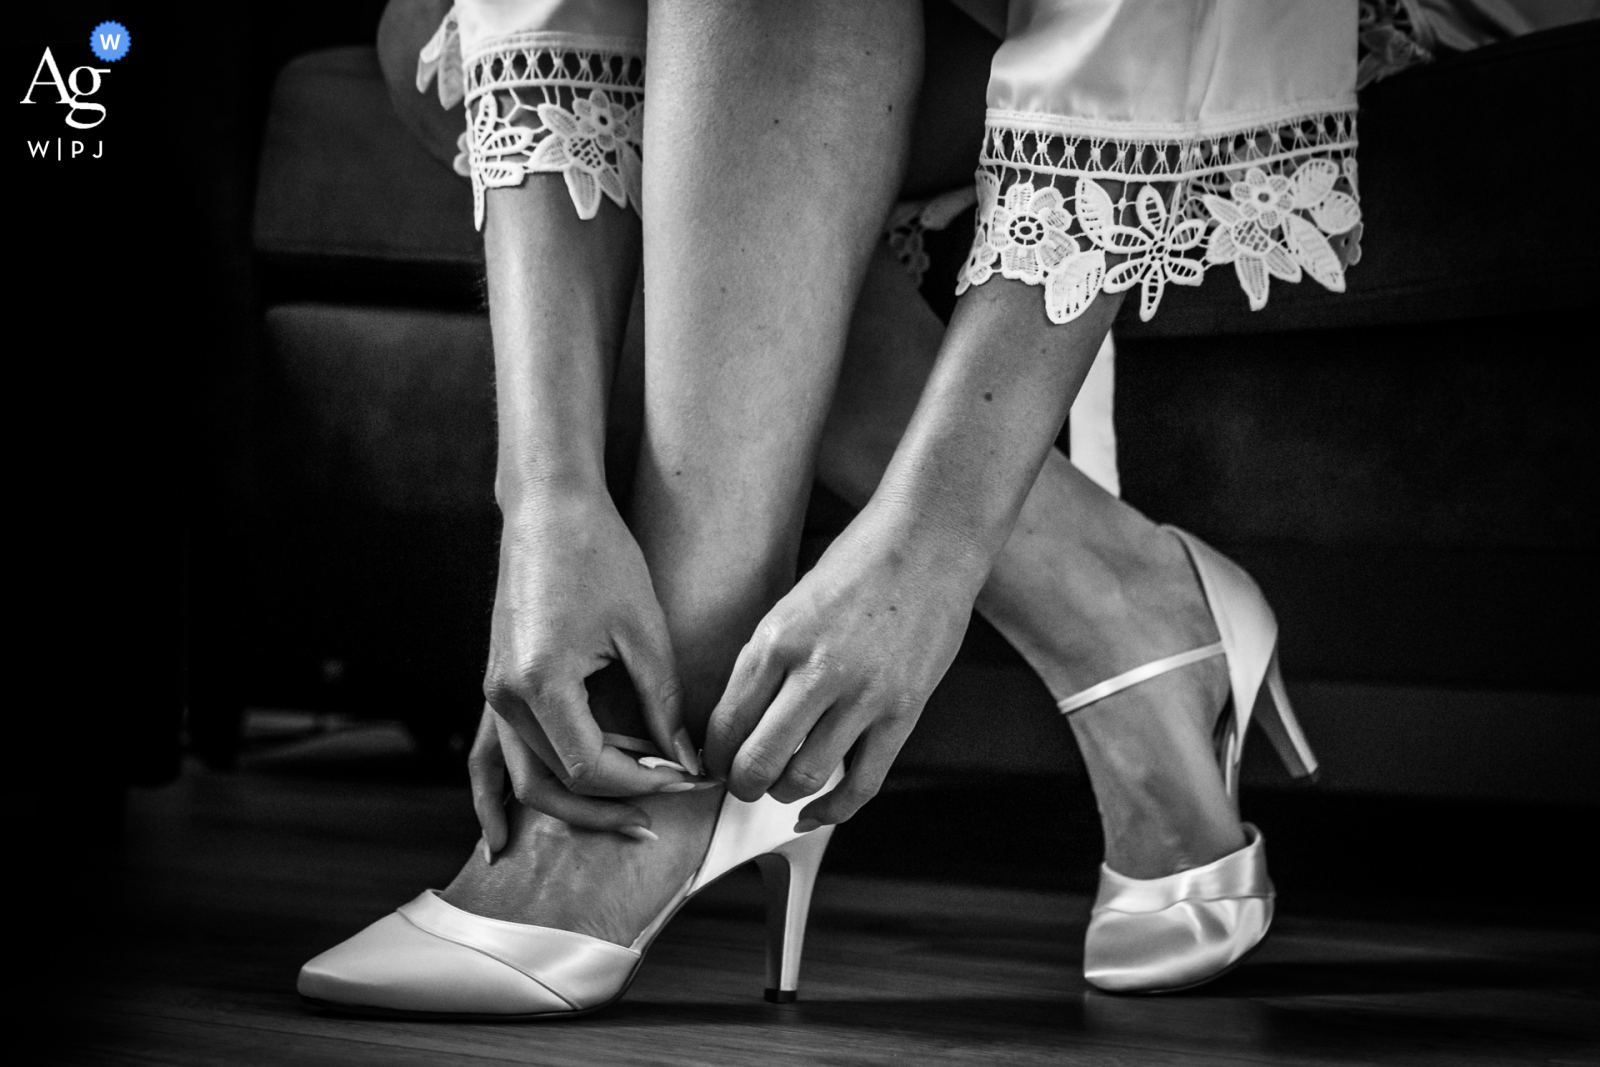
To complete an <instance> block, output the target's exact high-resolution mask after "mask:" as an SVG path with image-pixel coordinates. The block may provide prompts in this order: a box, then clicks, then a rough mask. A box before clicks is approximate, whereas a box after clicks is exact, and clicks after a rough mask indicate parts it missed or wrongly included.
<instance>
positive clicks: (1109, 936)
mask: <svg viewBox="0 0 1600 1067" xmlns="http://www.w3.org/2000/svg"><path fill="white" fill-rule="evenodd" d="M1166 529H1168V530H1170V531H1171V532H1172V533H1173V534H1174V535H1176V536H1177V538H1178V540H1179V541H1180V542H1182V543H1183V547H1184V549H1185V550H1186V551H1187V552H1188V553H1189V559H1190V561H1191V562H1192V563H1193V564H1194V569H1195V571H1196V572H1197V573H1198V574H1199V575H1200V586H1201V588H1202V590H1203V591H1204V592H1205V597H1206V603H1207V604H1208V605H1209V606H1210V608H1211V615H1212V617H1213V618H1214V619H1215V620H1216V624H1217V632H1218V634H1220V635H1221V638H1222V639H1221V640H1220V641H1218V642H1216V643H1215V644H1212V645H1207V646H1206V647H1204V648H1197V649H1193V650H1191V651H1189V652H1180V653H1178V654H1177V655H1175V656H1168V657H1166V658H1165V659H1160V660H1157V661H1156V662H1154V663H1147V664H1145V665H1144V666H1143V667H1136V668H1134V669H1133V670H1131V671H1128V672H1127V673H1125V674H1119V675H1118V676H1117V677H1115V678H1112V679H1109V680H1108V681H1104V682H1101V683H1100V684H1099V685H1096V686H1092V687H1090V688H1088V689H1085V690H1084V691H1083V692H1081V693H1078V694H1077V695H1076V696H1072V697H1068V698H1067V699H1066V700H1063V701H1061V703H1060V705H1059V706H1060V708H1061V711H1062V713H1063V714H1071V713H1072V712H1074V711H1077V710H1078V709H1079V708H1082V707H1085V706H1087V705H1089V704H1093V703H1094V702H1095V701H1097V700H1104V699H1105V698H1106V697H1108V696H1110V695H1112V694H1113V693H1118V692H1121V691H1122V690H1124V689H1126V688H1128V687H1129V686H1132V685H1138V684H1139V683H1140V682H1144V681H1148V680H1149V679H1151V678H1155V677H1157V676H1158V675H1162V674H1165V673H1167V672H1168V671H1173V670H1177V669H1178V668H1179V667H1186V666H1188V665H1189V664H1191V663H1198V662H1200V661H1201V660H1206V659H1211V658H1212V657H1214V656H1226V657H1227V660H1228V681H1229V688H1230V693H1231V696H1230V708H1229V709H1228V710H1225V711H1224V714H1225V715H1226V716H1227V718H1226V719H1225V720H1224V722H1225V725H1224V727H1223V729H1222V732H1221V735H1220V737H1219V739H1218V742H1217V761H1218V764H1219V766H1220V769H1221V771H1222V780H1223V784H1224V786H1225V787H1226V788H1227V791H1228V795H1229V796H1230V797H1232V798H1233V799H1234V802H1235V804H1237V802H1238V795H1239V793H1238V790H1239V760H1240V757H1241V756H1242V755H1243V753H1244V738H1245V733H1246V731H1247V730H1248V729H1249V728H1250V721H1251V718H1252V713H1254V712H1256V711H1257V701H1258V698H1260V697H1261V696H1262V685H1263V683H1265V686H1266V697H1267V699H1265V700H1263V701H1261V702H1260V708H1259V714H1258V715H1255V720H1256V721H1257V722H1259V723H1260V724H1261V726H1262V728H1263V729H1264V730H1265V732H1266V735H1267V739H1268V740H1270V741H1271V742H1272V745H1273V747H1274V748H1275V749H1276V750H1277V752H1278V755H1279V756H1280V757H1281V758H1282V759H1283V762H1284V765H1285V766H1286V767H1288V769H1289V773H1290V774H1291V775H1293V776H1294V777H1297V778H1299V777H1305V776H1307V775H1311V774H1314V773H1315V772H1316V769H1317V759H1316V757H1315V756H1314V755H1313V754H1312V752H1311V746H1310V744H1309V743H1307V741H1306V737H1305V734H1304V733H1302V732H1301V730H1300V723H1299V722H1298V721H1297V720H1296V719H1295V717H1294V709H1293V708H1291V707H1290V706H1289V694H1288V692H1287V690H1285V689H1284V685H1283V677H1282V675H1281V674H1280V673H1279V671H1278V622H1277V619H1276V618H1274V617H1273V614H1272V609H1271V608H1269V607H1268V606H1267V602H1266V599H1265V598H1264V597H1263V596H1262V595H1261V590H1260V589H1259V588H1258V587H1257V586H1256V583H1255V582H1254V581H1252V580H1251V578H1250V576H1249V575H1248V574H1246V573H1245V572H1244V570H1243V569H1241V568H1240V567H1239V566H1238V565H1237V564H1235V563H1233V562H1232V561H1231V560H1229V559H1227V558H1226V557H1224V556H1223V555H1222V554H1221V553H1219V552H1217V551H1216V550H1215V549H1213V548H1211V547H1210V546H1209V545H1207V544H1205V543H1204V542H1202V541H1200V540H1199V539H1198V538H1196V537H1194V536H1193V535H1191V534H1187V533H1184V532H1183V531H1182V530H1179V529H1177V528H1176V527H1172V526H1168V527H1166ZM1244 831H1245V839H1246V844H1245V846H1244V847H1243V848H1241V849H1240V850H1239V851H1237V852H1233V853H1230V854H1229V855H1226V856H1223V857H1222V858H1221V859H1219V860H1216V861H1214V862H1212V863H1208V864H1206V865H1205V866H1203V867H1196V868H1194V869H1192V870H1187V871H1179V872H1178V873H1177V874H1171V875H1167V876H1166V877H1163V878H1128V877H1126V876H1124V875H1121V874H1118V873H1117V872H1116V871H1113V870H1112V869H1111V868H1110V867H1107V866H1105V865H1104V864H1102V865H1101V867H1100V891H1099V893H1098V895H1097V896H1096V898H1095V902H1094V909H1093V911H1092V912H1091V914H1090V918H1089V929H1088V933H1087V934H1086V935H1085V937H1084V949H1083V973H1084V977H1085V978H1086V979H1088V981H1089V984H1090V985H1093V986H1095V987H1097V988H1099V989H1104V990H1107V991H1108V992H1115V993H1171V992H1177V991H1178V990H1181V989H1189V988H1192V987H1194V986H1197V985H1200V984H1202V983H1204V982H1209V981H1211V980H1212V979H1213V978H1217V977H1219V976H1221V975H1222V974H1224V973H1225V972H1227V971H1228V970H1231V969H1232V968H1233V967H1235V966H1237V965H1238V964H1239V963H1240V961H1242V960H1243V959H1244V957H1245V956H1246V955H1247V954H1248V953H1249V952H1251V951H1252V950H1253V949H1255V948H1256V946H1258V945H1259V944H1260V943H1261V942H1262V940H1263V939H1265V938H1266V936H1267V930H1268V928H1269V927H1270V926H1271V925H1272V912H1273V899H1274V891H1273V888H1272V879H1271V878H1269V877H1268V876H1267V858H1266V849H1265V844H1264V842H1263V840H1262V837H1261V832H1260V831H1259V830H1257V829H1256V828H1255V827H1254V826H1252V825H1251V824H1249V823H1245V824H1244Z"/></svg>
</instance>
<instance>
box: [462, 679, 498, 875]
mask: <svg viewBox="0 0 1600 1067" xmlns="http://www.w3.org/2000/svg"><path fill="white" fill-rule="evenodd" d="M499 721H500V720H499V718H498V717H497V716H496V715H495V714H494V710H493V709H492V708H490V707H489V706H488V705H484V709H483V717H482V718H480V719H479V720H478V732H477V735H476V736H475V737H473V739H472V751H470V752H469V753H468V754H467V773H468V775H469V777H470V778H471V779H472V810H473V811H474V812H476V813H477V816H478V825H479V826H480V827H481V828H482V829H483V847H484V859H486V860H489V861H491V862H492V861H493V859H494V854H495V853H496V852H499V851H500V850H501V849H502V848H505V847H506V835H507V828H506V761H505V757H504V756H503V755H501V752H500V734H499V731H498V730H497V728H496V725H495V724H496V723H498V722H499Z"/></svg>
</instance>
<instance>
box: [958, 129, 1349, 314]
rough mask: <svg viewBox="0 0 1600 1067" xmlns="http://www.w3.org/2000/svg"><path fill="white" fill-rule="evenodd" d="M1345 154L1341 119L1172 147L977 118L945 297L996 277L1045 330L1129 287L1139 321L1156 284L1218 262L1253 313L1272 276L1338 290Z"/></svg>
mask: <svg viewBox="0 0 1600 1067" xmlns="http://www.w3.org/2000/svg"><path fill="white" fill-rule="evenodd" d="M1355 147H1356V142H1355V117H1354V115H1353V114H1352V113H1350V112H1329V113H1325V114H1321V115H1312V116H1306V117H1304V118H1301V119H1296V120H1292V121H1290V122H1287V123H1283V124H1279V125H1275V126H1269V127H1258V128H1255V129H1248V130H1242V131H1238V132H1235V133H1231V134H1226V135H1218V136H1213V137H1206V138H1200V139H1196V140H1190V141H1179V142H1158V141H1118V140H1114V139H1111V138H1100V137H1090V136H1087V135H1085V136H1072V135H1068V134H1064V133H1060V132H1054V131H1052V132H1039V131H1032V130H1024V129H1020V128H1018V127H1016V126H997V125H995V123H994V120H993V119H992V118H991V124H990V128H989V130H988V131H987V136H986V138H985V151H984V154H983V156H982V158H981V163H980V169H979V171H978V175H977V182H978V216H977V232H976V234H975V235H974V238H973V247H972V253H971V254H970V255H969V256H968V257H967V262H966V263H965V264H964V265H963V266H962V268H961V271H960V274H959V275H958V284H957V287H956V292H957V294H960V293H964V292H965V291H966V290H967V289H968V288H969V287H970V286H973V285H982V284H983V283H984V282H986V281H988V280H989V279H990V278H991V277H993V276H994V275H995V274H996V273H999V274H1000V275H1001V276H1002V277H1005V278H1013V279H1015V280H1017V281H1022V282H1026V283H1027V284H1029V285H1041V286H1043V287H1044V290H1045V292H1044V298H1045V312H1046V314H1047V315H1048V316H1049V317H1050V321H1052V322H1056V323H1065V322H1070V321H1072V320H1073V319H1075V318H1077V317H1078V316H1079V315H1081V314H1083V312H1084V310H1085V309H1086V308H1087V307H1088V306H1089V304H1090V303H1091V302H1092V301H1093V300H1094V298H1095V297H1096V296H1098V295H1099V294H1100V293H1101V292H1102V291H1103V292H1110V293H1117V292H1122V291H1124V290H1127V289H1132V288H1134V287H1135V286H1138V287H1139V289H1140V301H1139V317H1140V318H1141V319H1143V320H1145V321H1149V320H1150V319H1151V318H1152V317H1154V315H1155V313H1156V308H1157V307H1158V306H1159V305H1160V303H1161V297H1162V294H1163V293H1164V292H1165V291H1166V286H1167V284H1168V283H1169V282H1170V283H1171V284H1173V285H1199V284H1200V282H1201V281H1202V280H1203V279H1204V276H1205V271H1206V268H1207V267H1211V266H1219V265H1222V264H1229V263H1231V264H1232V265H1233V268H1234V272H1235V274H1236V275H1237V276H1238V278H1239V284H1240V287H1241V288H1243V289H1244V292H1245V295H1246V296H1247V297H1248V298H1249V301H1250V308H1251V310H1253V311H1254V310H1260V309H1261V308H1262V307H1264V306H1266V303H1267V296H1268V290H1269V288H1270V286H1271V280H1272V279H1273V278H1279V279H1281V280H1283V281H1289V282H1298V281H1300V279H1301V278H1302V276H1304V275H1310V276H1311V277H1312V278H1314V279H1316V280H1317V281H1318V282H1320V283H1321V284H1322V285H1324V286H1326V287H1327V288H1329V289H1331V290H1333V291H1334V292H1343V291H1344V287H1345V282H1344V271H1345V268H1346V267H1348V266H1350V265H1352V264H1354V263H1355V262H1357V260H1358V259H1359V258H1360V236H1361V206H1360V202H1359V194H1358V191H1357V174H1356V160H1355ZM1011 175H1015V178H1014V180H1012V181H1011V182H1010V184H1006V179H1007V178H1008V177H1010V176H1011ZM1141 178H1144V179H1154V180H1155V181H1157V182H1159V187H1158V186H1157V185H1156V184H1150V183H1149V182H1148V181H1147V182H1143V183H1141V182H1140V181H1139V179H1141ZM1067 179H1070V181H1068V180H1067ZM1102 181H1105V182H1106V183H1107V184H1109V185H1110V186H1111V187H1110V188H1107V184H1102ZM1058 186H1059V187H1058ZM1002 188H1003V189H1004V192H1003V193H1002ZM1069 197H1070V199H1069Z"/></svg>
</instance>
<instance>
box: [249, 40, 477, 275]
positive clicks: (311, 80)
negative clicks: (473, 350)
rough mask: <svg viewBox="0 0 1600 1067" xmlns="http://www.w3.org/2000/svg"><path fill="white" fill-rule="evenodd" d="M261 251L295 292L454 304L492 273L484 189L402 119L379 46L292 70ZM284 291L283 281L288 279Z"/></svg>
mask: <svg viewBox="0 0 1600 1067" xmlns="http://www.w3.org/2000/svg"><path fill="white" fill-rule="evenodd" d="M254 241H255V247H256V251H257V252H258V253H259V254H260V255H261V256H262V257H263V259H264V261H265V265H266V266H267V267H268V270H269V282H270V281H277V282H280V283H287V284H289V285H290V288H291V289H292V290H293V292H292V294H291V295H321V294H320V291H321V290H322V289H325V288H326V287H327V286H335V287H338V289H339V293H338V295H341V296H346V297H349V296H353V295H358V294H354V293H352V292H350V291H349V287H350V286H352V285H360V286H362V287H363V288H364V292H363V293H361V294H359V295H363V296H366V297H369V298H371V299H373V300H377V301H381V302H392V301H396V300H406V301H409V300H418V301H421V302H424V303H437V302H440V301H441V300H446V301H448V300H449V298H450V297H451V296H454V295H459V294H460V292H461V290H462V287H463V285H466V286H467V287H468V288H470V287H471V285H472V279H474V278H475V277H476V276H477V274H478V273H479V272H480V270H481V264H482V262H483V242H482V240H481V238H480V237H479V235H478V234H477V232H476V231H475V230H474V229H473V227H472V190H471V187H470V186H469V184H468V183H467V181H466V180H465V179H463V178H462V177H461V176H460V175H458V174H455V173H454V172H453V171H451V170H450V169H449V168H447V167H445V166H443V165H442V164H441V163H439V162H438V161H437V160H435V159H433V158H432V157H431V156H429V155H428V153H427V152H426V151H425V150H424V149H423V147H422V146H421V144H420V143H418V141H417V140H416V138H415V137H413V136H412V135H411V134H410V133H409V132H408V131H407V130H406V128H405V127H404V126H403V125H401V123H400V120H399V118H397V117H396V115H395V113H394V109H393V107H391V106H390V103H389V92H388V89H387V87H386V86H385V85H384V81H383V76H382V73H381V72H380V71H379V69H378V60H377V54H376V53H375V52H374V50H373V49H371V48H365V47H353V48H335V49H330V50H327V51H322V52H313V53H310V54H309V55H304V56H301V57H299V58H298V59H295V60H294V61H292V62H291V63H289V64H288V66H286V67H284V69H283V72H282V73H281V74H279V76H278V80H277V83H276V85H275V86H274V88H273V93H272V104H271V110H270V111H269V113H268V117H267V127H266V133H265V135H264V138H263V141H262V149H261V170H260V175H259V178H258V185H257V191H256V207H255V232H254ZM280 289H281V287H280Z"/></svg>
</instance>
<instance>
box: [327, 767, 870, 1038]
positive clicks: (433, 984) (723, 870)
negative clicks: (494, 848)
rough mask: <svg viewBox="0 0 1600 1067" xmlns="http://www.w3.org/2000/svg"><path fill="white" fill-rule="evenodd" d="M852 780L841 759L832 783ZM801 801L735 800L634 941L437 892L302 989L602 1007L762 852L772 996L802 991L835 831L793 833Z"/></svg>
mask: <svg viewBox="0 0 1600 1067" xmlns="http://www.w3.org/2000/svg"><path fill="white" fill-rule="evenodd" d="M842 777H843V769H842V768H841V769H840V770H837V771H835V772H834V774H833V777H832V778H831V779H829V781H828V784H827V786H826V789H832V788H833V787H834V786H835V785H837V784H838V783H839V779H840V778H842ZM808 799H809V798H808ZM802 803H804V801H796V802H794V803H793V804H781V803H779V802H778V801H776V800H774V799H772V798H771V797H766V796H764V797H762V798H761V799H760V800H757V801H755V802H754V803H752V804H746V803H744V802H743V801H741V800H737V799H735V798H734V797H733V796H731V795H730V796H727V797H725V798H724V799H723V801H722V808H721V810H720V811H719V813H718V815H717V825H716V829H715V830H714V831H712V834H711V841H710V844H709V845H707V847H706V854H705V858H704V859H702V860H701V861H700V867H699V869H698V870H697V871H696V872H695V874H694V876H693V877H692V878H690V879H689V881H688V882H686V883H685V884H684V886H683V887H682V888H681V889H679V890H678V892H677V893H675V894H673V896H672V899H670V900H668V901H667V903H666V904H665V905H664V906H663V907H662V909H661V911H660V912H659V913H658V914H657V915H656V917H655V919H654V920H652V921H651V923H650V925H649V926H647V927H645V928H644V930H643V931H642V932H641V933H640V934H639V936H638V937H637V938H635V939H634V942H633V944H631V945H627V946H624V945H618V944H613V943H612V942H610V941H602V940H600V939H599V938H596V937H590V936H588V935H587V934H579V933H574V932H572V931H570V930H556V929H553V928H550V927H546V926H533V925H529V924H527V923H515V922H506V921H504V920H501V919H490V918H486V917H484V916H482V915H474V914H472V913H471V912H468V911H463V910H461V909H460V908H457V907H455V906H454V905H452V904H449V903H447V902H446V901H445V900H444V899H443V898H442V897H440V896H439V895H438V894H437V893H436V892H434V891H433V890H431V889H430V890H428V891H426V892H424V893H423V894H422V895H421V896H419V897H417V898H416V899H415V900H413V901H411V902H410V903H409V904H406V905H404V906H403V907H401V908H400V909H399V910H397V911H395V912H392V913H391V914H389V915H387V916H385V917H384V918H382V919H379V920H378V921H377V922H375V923H373V924H372V925H371V926H369V927H367V928H366V929H365V930H362V931H361V932H360V933H358V934H356V935H355V936H354V937H352V938H350V939H349V940H347V941H344V942H343V943H341V944H338V945H335V946H334V947H333V948H331V949H329V950H328V951H327V952H324V953H323V954H322V955H320V956H318V957H316V958H315V959H313V960H311V961H310V962H309V963H307V964H306V965H305V966H304V967H302V968H301V969H300V980H299V983H298V987H299V990H300V994H301V996H303V997H305V998H306V999H307V1000H309V1001H311V1002H313V1003H315V1004H318V1005H321V1006H323V1007H329V1008H334V1009H337V1010H339V1011H345V1012H352V1013H355V1014H363V1015H405V1016H414V1017H422V1018H433V1019H443V1018H452V1019H491V1020H496V1019H530V1020H531V1019H552V1018H562V1017H568V1016H573V1015H583V1014H587V1013H588V1012H591V1011H598V1010H599V1009H601V1008H604V1007H606V1006H607V1005H609V1004H611V1003H613V1002H614V1001H616V1000H617V999H619V998H620V997H621V996H622V995H623V994H624V993H625V992H627V990H628V986H629V985H631V984H632V982H633V979H634V976H635V975H636V974H638V972H639V965H640V964H641V963H642V962H643V961H644V954H645V952H646V951H648V950H649V948H650V945H651V944H652V943H653V942H654V941H655V939H656V935H657V934H659V933H660V932H661V930H662V928H663V927H665V926H666V925H667V923H668V922H669V921H670V920H671V919H672V917H673V916H674V915H676V914H677V912H678V909H679V908H681V907H682V906H683V905H684V904H685V903H686V902H687V901H688V900H689V898H691V897H693V896H694V895H695V894H696V893H698V892H700V891H701V890H702V889H704V888H705V887H706V886H708V885H710V884H711V883H712V882H715V881H716V880H717V879H718V878H721V877H722V876H723V875H725V874H727V873H728V872H729V871H731V870H733V869H734V868H735V867H739V866H742V865H743V864H745V863H748V862H750V861H751V860H755V861H757V862H758V863H759V864H760V865H761V867H762V874H763V875H764V876H765V877H766V878H767V880H768V882H767V885H768V894H769V896H768V920H767V921H768V940H769V948H768V959H767V986H768V989H767V999H768V1000H776V1001H779V1002H782V1001H785V1000H793V999H794V997H795V991H796V989H797V988H798V986H799V979H800V952H801V949H802V947H803V944H804V940H805V928H806V915H807V913H808V910H809V908H810V906H811V890H812V887H813V886H814V885H815V884H816V880H817V871H818V869H819V868H820V867H821V866H822V854H823V852H825V851H826V850H827V847H828V839H829V838H830V837H831V836H832V835H833V827H831V826H826V827H821V828H819V829H816V830H812V831H811V832H810V833H807V834H797V833H795V832H794V825H795V817H796V815H797V814H798V812H799V809H800V806H801V804H802ZM769 872H770V873H769Z"/></svg>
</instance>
